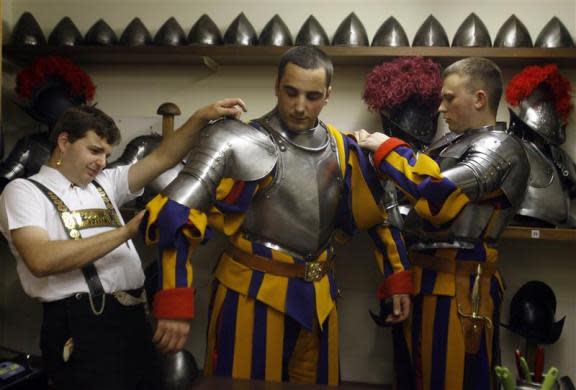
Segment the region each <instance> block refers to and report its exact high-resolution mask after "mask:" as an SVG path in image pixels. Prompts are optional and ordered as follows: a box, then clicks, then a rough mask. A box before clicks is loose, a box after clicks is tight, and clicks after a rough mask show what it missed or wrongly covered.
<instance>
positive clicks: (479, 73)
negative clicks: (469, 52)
mask: <svg viewBox="0 0 576 390" xmlns="http://www.w3.org/2000/svg"><path fill="white" fill-rule="evenodd" d="M452 74H458V75H460V76H466V77H467V78H468V81H467V84H466V89H467V90H468V92H470V93H474V92H476V91H478V90H479V89H482V90H484V91H485V92H486V95H487V97H488V107H489V108H490V111H492V113H494V114H496V112H497V111H498V104H500V99H501V98H502V91H503V82H502V72H501V71H500V68H499V67H498V65H496V64H495V63H494V62H493V61H491V60H489V59H487V58H483V57H468V58H464V59H461V60H459V61H456V62H455V63H453V64H452V65H450V66H448V67H447V68H446V69H444V72H443V73H442V76H443V77H444V78H446V77H448V76H450V75H452Z"/></svg>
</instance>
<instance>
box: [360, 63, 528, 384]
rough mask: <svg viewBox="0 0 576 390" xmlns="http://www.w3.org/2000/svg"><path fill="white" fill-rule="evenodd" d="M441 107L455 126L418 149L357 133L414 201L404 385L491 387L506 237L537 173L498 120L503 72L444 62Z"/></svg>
mask: <svg viewBox="0 0 576 390" xmlns="http://www.w3.org/2000/svg"><path fill="white" fill-rule="evenodd" d="M443 78H444V83H443V88H442V102H441V104H440V107H439V111H440V112H441V113H442V114H443V115H444V119H445V121H446V123H447V124H448V127H449V128H450V130H451V133H450V134H448V135H446V136H445V137H443V138H441V139H440V140H439V141H437V142H436V143H433V144H432V145H431V146H430V148H429V149H428V150H427V152H426V153H427V154H415V153H414V152H413V151H412V149H411V148H410V147H409V145H407V144H406V143H405V142H403V141H402V140H399V139H397V138H390V137H388V136H386V135H384V134H382V133H374V134H369V133H368V132H366V131H365V130H361V131H359V132H357V133H356V137H357V139H358V140H359V144H360V146H362V147H364V148H366V149H368V150H370V151H372V152H374V155H373V162H374V166H375V167H376V168H377V170H378V171H379V172H381V173H382V174H383V175H385V177H387V178H389V179H391V180H393V181H394V182H395V183H396V184H397V186H398V187H399V188H400V189H401V190H402V191H403V192H404V193H405V194H406V195H407V198H408V199H409V200H410V201H411V203H412V204H413V208H412V210H411V212H410V213H409V214H408V216H407V218H406V221H405V229H408V230H411V231H414V232H416V234H418V236H419V237H420V240H419V241H418V242H417V243H415V244H414V245H412V246H411V248H410V260H411V264H412V267H413V273H414V284H415V286H414V289H415V293H416V296H415V297H414V299H413V313H412V315H411V317H410V320H408V321H406V323H405V324H406V327H405V335H406V337H405V348H404V350H405V353H404V354H402V356H397V358H400V359H404V361H403V363H402V366H403V367H407V369H405V370H402V371H401V372H398V373H397V374H398V375H400V376H402V378H400V380H402V381H403V383H405V384H406V385H405V386H404V388H407V389H409V388H414V389H450V390H454V389H491V388H494V384H493V374H492V373H493V367H494V365H495V364H497V363H498V362H499V340H498V327H499V323H500V321H499V309H500V303H501V298H502V291H503V285H502V281H501V278H500V275H499V274H498V271H497V266H498V250H497V246H496V245H497V240H498V238H499V236H500V235H501V233H502V232H503V230H504V229H505V228H506V226H507V224H508V222H509V221H510V220H511V218H512V217H513V216H514V214H515V213H516V210H517V209H518V207H519V206H520V204H521V203H522V199H523V197H524V194H525V192H526V185H527V181H528V176H529V173H530V166H529V164H528V161H527V158H526V155H525V153H524V150H523V148H522V145H521V144H520V143H519V141H518V140H517V139H516V138H515V137H514V136H512V135H509V134H507V133H506V132H505V130H506V129H505V128H504V127H503V126H500V123H497V122H496V112H497V108H498V104H499V101H500V98H501V95H502V76H501V73H500V70H499V69H498V67H497V66H496V64H494V63H493V62H492V61H490V60H487V59H484V58H466V59H463V60H460V61H457V62H455V63H454V64H452V65H450V66H449V67H448V68H446V69H445V70H444V73H443Z"/></svg>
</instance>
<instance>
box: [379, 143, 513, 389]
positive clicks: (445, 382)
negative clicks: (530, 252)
mask: <svg viewBox="0 0 576 390" xmlns="http://www.w3.org/2000/svg"><path fill="white" fill-rule="evenodd" d="M374 165H375V166H376V168H377V170H378V171H379V172H380V173H382V174H383V175H384V176H385V177H387V178H389V179H391V180H393V181H394V182H395V184H396V185H397V187H398V188H399V189H400V191H402V192H403V193H404V194H405V195H406V198H407V199H408V200H409V201H410V202H411V204H412V205H413V206H414V209H415V210H416V211H417V213H418V215H419V216H420V217H421V218H422V219H423V223H424V227H425V229H426V230H427V231H429V232H441V231H445V230H447V227H449V226H450V223H451V222H452V221H453V220H454V219H455V218H456V217H457V216H458V214H459V213H460V211H462V209H463V208H464V207H466V205H467V204H469V203H470V199H469V198H468V197H467V196H466V194H465V193H463V192H462V191H461V189H460V188H458V187H457V186H456V185H455V184H454V183H453V182H451V181H450V180H448V179H446V178H444V177H443V176H442V173H441V171H440V168H439V166H438V164H437V162H436V161H435V160H434V159H433V158H431V157H430V156H427V155H425V154H422V153H420V154H415V153H414V152H413V150H412V149H411V148H410V147H409V146H408V145H407V144H405V143H404V142H403V141H401V140H398V139H396V138H390V139H389V140H387V141H386V142H384V143H383V144H382V145H381V146H380V148H379V149H378V150H377V152H376V153H375V155H374ZM480 199H482V200H480V201H478V202H489V203H490V204H491V205H493V206H494V209H495V211H494V214H493V215H492V218H494V217H496V216H497V213H498V212H499V210H502V209H503V208H506V207H510V204H509V203H508V202H507V199H506V198H505V197H504V195H502V194H499V193H496V194H490V195H489V196H485V197H481V198H480ZM410 256H411V259H412V261H413V263H414V264H413V265H412V273H413V276H414V291H415V294H416V295H415V297H414V299H413V311H412V315H411V317H410V318H409V320H408V321H406V322H405V323H404V324H403V325H401V326H397V327H395V329H394V330H393V334H394V351H395V361H396V373H397V382H398V383H397V385H398V388H401V389H433V390H440V389H450V390H455V389H466V390H468V389H473V390H474V389H482V390H484V389H491V388H493V383H492V381H493V375H492V373H493V366H494V365H495V364H497V362H498V361H499V343H498V327H499V313H500V303H501V300H502V292H503V282H502V280H501V277H500V275H499V274H498V273H497V272H496V273H495V274H494V276H492V277H491V278H490V280H489V286H488V288H487V290H488V291H489V293H488V294H485V295H484V296H482V299H483V300H484V301H483V302H484V305H486V307H487V309H486V311H487V312H489V313H490V316H491V320H492V324H493V326H492V327H485V332H484V335H483V337H482V340H481V344H480V349H479V350H478V352H477V353H475V354H469V353H466V351H465V339H464V336H463V332H462V327H461V324H460V319H459V315H458V312H457V305H456V300H455V295H456V289H457V282H456V279H457V276H455V274H454V273H448V272H441V271H438V270H434V269H429V268H426V267H419V266H417V265H416V264H417V262H416V258H417V257H418V256H426V257H427V258H429V259H430V258H431V259H434V260H435V261H437V262H456V264H457V262H479V263H487V264H490V265H493V266H495V265H496V263H497V261H498V251H497V249H496V248H495V247H493V245H488V244H487V242H485V241H484V240H479V242H477V243H474V246H473V248H470V249H462V248H442V249H427V250H422V251H412V252H411V253H410ZM473 281H474V275H470V276H469V277H467V278H465V279H464V281H463V283H464V284H465V286H464V287H465V288H466V289H468V291H471V289H472V285H473Z"/></svg>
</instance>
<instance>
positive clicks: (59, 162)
mask: <svg viewBox="0 0 576 390" xmlns="http://www.w3.org/2000/svg"><path fill="white" fill-rule="evenodd" d="M62 157H63V154H62V152H60V157H58V160H56V165H58V166H60V165H62Z"/></svg>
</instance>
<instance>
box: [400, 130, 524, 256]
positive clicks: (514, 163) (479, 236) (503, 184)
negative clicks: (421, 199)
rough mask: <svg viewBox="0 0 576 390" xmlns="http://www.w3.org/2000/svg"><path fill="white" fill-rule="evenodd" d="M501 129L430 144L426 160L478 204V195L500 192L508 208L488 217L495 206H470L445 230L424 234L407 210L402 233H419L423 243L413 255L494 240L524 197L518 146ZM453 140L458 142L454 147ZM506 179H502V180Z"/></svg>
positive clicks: (522, 172) (464, 134) (477, 131)
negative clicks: (433, 162)
mask: <svg viewBox="0 0 576 390" xmlns="http://www.w3.org/2000/svg"><path fill="white" fill-rule="evenodd" d="M504 130H505V126H504V124H502V123H497V125H496V126H486V127H482V128H480V129H471V130H468V131H466V132H465V133H463V134H460V135H456V136H455V135H449V136H447V137H445V138H442V139H440V140H438V141H437V142H435V143H434V144H433V145H431V146H430V148H429V149H428V154H430V156H431V157H434V156H438V161H439V166H440V169H441V171H442V176H443V177H445V178H447V179H449V180H451V181H452V182H454V184H456V185H457V186H458V187H460V188H462V190H463V191H464V193H466V195H467V196H468V197H469V198H470V199H472V200H477V199H479V197H480V196H481V194H487V193H490V192H492V191H496V190H500V191H502V193H503V194H504V195H505V196H506V198H507V199H508V202H509V203H510V204H511V205H512V207H510V208H509V209H506V210H502V211H501V212H500V213H498V214H496V215H497V218H493V217H492V216H493V214H494V207H495V206H494V205H493V204H489V203H486V204H484V203H482V202H477V203H470V204H469V205H467V206H466V207H465V208H464V209H463V210H462V211H461V212H460V214H459V215H458V217H457V218H456V219H455V220H454V222H453V223H452V224H451V225H450V226H449V228H448V230H440V231H434V232H428V231H425V230H424V229H423V227H424V226H423V223H424V222H423V221H422V219H421V218H420V217H419V216H418V215H417V214H416V213H415V212H414V211H411V212H410V213H409V214H408V216H407V218H406V221H405V228H406V229H407V230H408V231H410V232H414V233H416V234H419V235H420V237H421V239H422V242H421V243H419V244H417V245H415V246H414V248H415V249H417V250H423V249H427V248H441V247H456V248H472V247H473V244H474V243H476V242H478V241H480V240H484V241H487V242H489V243H494V242H496V241H497V240H498V238H499V237H500V235H501V234H502V232H503V231H504V229H505V228H506V226H507V225H508V222H509V221H510V220H511V219H512V218H513V216H514V215H515V213H516V210H517V209H518V207H520V204H521V203H522V200H523V198H524V189H525V186H524V184H523V183H526V182H527V180H528V176H529V174H530V165H529V163H528V160H527V157H526V154H525V152H524V149H523V148H522V145H521V144H520V142H519V141H518V140H517V139H516V138H514V137H513V136H511V135H508V134H506V132H505V131H504ZM456 140H457V142H455V141H456ZM504 177H505V178H506V180H502V179H503V178H504Z"/></svg>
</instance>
